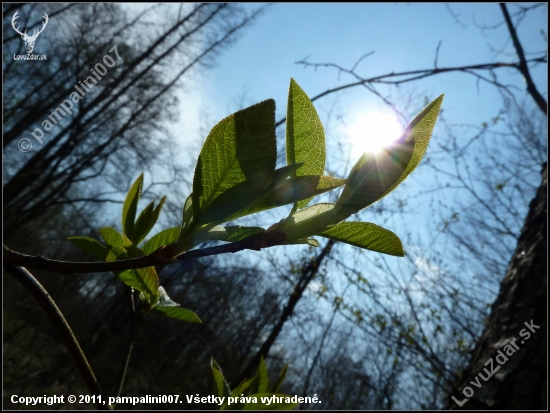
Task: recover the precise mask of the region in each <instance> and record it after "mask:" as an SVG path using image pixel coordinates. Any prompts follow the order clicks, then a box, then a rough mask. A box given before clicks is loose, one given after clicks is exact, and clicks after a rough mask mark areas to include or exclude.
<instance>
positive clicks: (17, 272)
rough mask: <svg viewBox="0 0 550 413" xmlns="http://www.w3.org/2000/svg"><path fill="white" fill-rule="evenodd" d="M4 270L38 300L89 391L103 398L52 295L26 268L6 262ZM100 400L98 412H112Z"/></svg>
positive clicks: (97, 406)
mask: <svg viewBox="0 0 550 413" xmlns="http://www.w3.org/2000/svg"><path fill="white" fill-rule="evenodd" d="M5 251H6V250H5V249H4V253H5ZM4 269H5V270H6V271H7V272H8V273H10V274H11V275H13V277H14V278H15V279H16V280H17V281H19V282H20V283H21V284H22V285H23V287H25V288H26V289H27V291H29V292H30V293H31V294H32V295H33V297H34V298H35V299H36V301H37V302H38V304H39V305H40V306H41V307H42V309H43V310H44V312H45V313H46V315H47V316H48V317H49V319H50V320H51V322H52V323H53V325H54V326H55V328H56V329H57V331H58V333H59V334H60V335H61V338H62V339H63V341H64V342H65V346H66V347H67V350H69V354H70V355H71V357H72V358H73V360H74V362H75V364H76V365H77V367H78V370H79V371H80V374H81V375H82V378H83V379H84V381H85V382H86V385H87V386H88V390H89V391H90V393H91V394H92V395H94V396H99V397H101V396H102V394H101V389H100V387H99V383H98V382H97V379H96V377H95V375H94V372H93V370H92V367H91V366H90V364H89V363H88V360H87V359H86V356H85V355H84V352H83V351H82V348H81V347H80V344H78V340H77V339H76V337H75V336H74V334H73V331H72V330H71V327H70V326H69V324H68V323H67V320H65V317H64V316H63V313H62V312H61V310H59V307H57V305H56V304H55V301H54V300H53V299H52V297H51V296H50V294H48V292H47V291H46V289H45V288H44V287H43V286H42V285H41V284H40V283H39V282H38V280H37V279H36V278H34V276H33V275H32V274H31V273H30V272H29V271H28V270H27V269H26V268H21V267H16V266H12V265H7V264H6V262H4ZM99 400H100V399H99ZM99 400H98V402H97V403H96V408H97V409H98V410H111V408H110V406H109V405H104V404H102V403H101V402H100V401H99Z"/></svg>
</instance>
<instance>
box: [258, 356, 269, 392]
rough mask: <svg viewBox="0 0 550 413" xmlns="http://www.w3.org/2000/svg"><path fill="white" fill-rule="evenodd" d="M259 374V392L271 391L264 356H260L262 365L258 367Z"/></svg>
mask: <svg viewBox="0 0 550 413" xmlns="http://www.w3.org/2000/svg"><path fill="white" fill-rule="evenodd" d="M258 376H259V377H260V385H259V387H258V393H265V392H267V391H269V376H268V374H267V367H266V365H265V361H264V358H263V356H262V357H260V366H259V367H258Z"/></svg>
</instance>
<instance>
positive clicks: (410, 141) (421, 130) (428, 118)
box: [337, 95, 443, 216]
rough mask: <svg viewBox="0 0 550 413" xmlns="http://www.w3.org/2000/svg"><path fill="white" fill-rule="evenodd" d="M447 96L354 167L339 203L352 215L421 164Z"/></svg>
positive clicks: (381, 196)
mask: <svg viewBox="0 0 550 413" xmlns="http://www.w3.org/2000/svg"><path fill="white" fill-rule="evenodd" d="M442 101H443V95H441V96H439V97H438V98H437V99H435V100H434V101H433V102H432V103H430V104H429V105H428V106H426V108H425V109H424V110H422V112H421V113H420V114H419V115H417V116H416V117H415V118H414V119H413V121H412V122H411V123H410V124H409V126H408V127H407V128H406V129H405V131H404V132H403V134H402V135H401V138H400V139H399V140H398V141H397V142H395V143H394V144H393V145H391V146H390V147H388V148H384V149H383V150H381V151H380V152H378V153H376V154H373V153H364V154H363V155H362V156H361V158H360V159H359V161H357V163H356V164H355V166H354V167H353V168H352V170H351V172H350V175H349V177H348V179H347V184H346V186H345V187H344V190H343V192H342V195H341V196H340V199H338V202H337V203H338V205H339V207H340V208H341V209H347V210H348V216H349V215H351V214H352V213H355V212H357V211H360V210H361V209H363V208H366V207H367V206H369V205H371V204H373V203H374V202H376V201H378V200H380V199H381V198H383V197H384V196H385V195H387V194H388V193H390V192H391V191H393V190H394V189H395V187H396V186H397V185H399V184H400V183H401V182H403V180H404V179H405V178H406V177H407V176H408V175H409V174H410V173H411V172H412V171H413V170H414V169H415V168H416V167H417V166H418V164H419V163H420V161H421V160H422V157H423V156H424V153H425V152H426V149H427V147H428V143H429V141H430V137H431V134H432V131H433V128H434V126H435V122H436V120H437V116H438V114H439V109H440V107H441V102H442Z"/></svg>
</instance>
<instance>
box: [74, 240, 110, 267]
mask: <svg viewBox="0 0 550 413" xmlns="http://www.w3.org/2000/svg"><path fill="white" fill-rule="evenodd" d="M67 239H68V240H69V241H70V242H71V243H72V244H73V245H75V246H76V247H78V248H80V249H81V250H83V251H85V252H87V253H88V254H90V255H92V256H93V257H96V258H97V259H99V260H101V261H105V260H106V258H107V256H108V254H109V250H108V249H107V248H106V247H105V245H103V244H102V243H100V242H99V241H97V240H95V239H93V238H89V237H80V236H77V237H67Z"/></svg>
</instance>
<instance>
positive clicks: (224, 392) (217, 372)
mask: <svg viewBox="0 0 550 413" xmlns="http://www.w3.org/2000/svg"><path fill="white" fill-rule="evenodd" d="M210 367H211V368H212V374H213V375H214V381H215V384H216V387H215V395H216V396H217V397H228V396H229V395H230V394H231V389H230V388H229V385H228V384H227V381H226V380H225V377H224V376H223V372H222V369H221V367H220V365H219V364H218V363H217V362H216V360H214V357H211V358H210Z"/></svg>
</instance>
